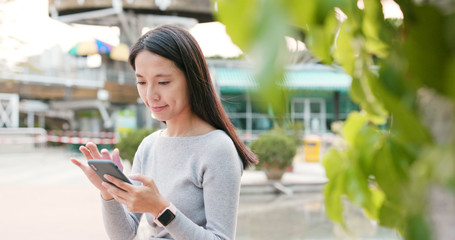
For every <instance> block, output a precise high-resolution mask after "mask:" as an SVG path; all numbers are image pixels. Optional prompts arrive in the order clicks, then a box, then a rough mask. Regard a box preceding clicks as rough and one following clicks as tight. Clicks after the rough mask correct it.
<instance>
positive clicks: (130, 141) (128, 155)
mask: <svg viewBox="0 0 455 240" xmlns="http://www.w3.org/2000/svg"><path fill="white" fill-rule="evenodd" d="M154 131H155V130H153V129H146V128H141V129H138V130H135V131H132V132H129V133H128V134H127V135H126V136H124V137H121V138H120V141H119V142H118V143H117V144H116V145H115V147H116V148H118V150H119V152H120V157H121V158H122V159H126V160H128V161H130V163H131V164H133V159H134V154H135V153H136V151H137V148H138V147H139V144H140V143H141V142H142V140H143V139H144V138H145V137H147V136H148V135H150V134H151V133H152V132H154Z"/></svg>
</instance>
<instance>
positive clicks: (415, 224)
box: [405, 215, 432, 240]
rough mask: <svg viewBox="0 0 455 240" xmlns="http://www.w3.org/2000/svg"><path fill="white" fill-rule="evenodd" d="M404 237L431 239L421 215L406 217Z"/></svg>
mask: <svg viewBox="0 0 455 240" xmlns="http://www.w3.org/2000/svg"><path fill="white" fill-rule="evenodd" d="M405 239H412V240H414V239H416V240H430V239H432V236H431V230H430V228H429V226H428V223H427V221H426V220H425V217H424V216H423V215H414V216H410V217H408V218H407V219H406V229H405Z"/></svg>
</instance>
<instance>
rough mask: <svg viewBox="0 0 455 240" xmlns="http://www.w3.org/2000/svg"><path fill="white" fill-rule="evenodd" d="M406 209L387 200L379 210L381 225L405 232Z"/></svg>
mask: <svg viewBox="0 0 455 240" xmlns="http://www.w3.org/2000/svg"><path fill="white" fill-rule="evenodd" d="M404 213H405V209H404V208H403V207H402V206H399V205H396V203H394V202H390V201H388V200H387V198H386V200H385V201H384V202H383V204H382V206H381V208H380V209H379V224H380V225H381V226H384V227H388V228H395V229H398V230H399V231H400V232H402V231H403V225H404V223H403V221H404Z"/></svg>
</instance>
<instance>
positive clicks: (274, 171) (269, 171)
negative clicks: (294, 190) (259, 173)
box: [262, 164, 286, 180]
mask: <svg viewBox="0 0 455 240" xmlns="http://www.w3.org/2000/svg"><path fill="white" fill-rule="evenodd" d="M262 169H263V170H264V172H265V175H266V176H267V179H269V180H281V177H283V174H284V173H285V172H286V168H285V169H283V168H280V167H279V166H278V164H273V165H269V164H263V165H262Z"/></svg>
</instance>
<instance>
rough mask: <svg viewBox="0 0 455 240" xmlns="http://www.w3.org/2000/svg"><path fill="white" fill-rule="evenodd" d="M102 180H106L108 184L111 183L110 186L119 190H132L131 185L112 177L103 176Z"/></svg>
mask: <svg viewBox="0 0 455 240" xmlns="http://www.w3.org/2000/svg"><path fill="white" fill-rule="evenodd" d="M104 178H105V179H106V180H108V181H109V182H111V183H112V184H114V185H115V186H116V187H117V188H120V189H122V190H123V191H126V192H129V191H131V190H132V188H131V187H132V186H133V185H131V184H129V183H126V182H124V181H122V180H120V179H118V178H116V177H113V176H111V175H108V174H104Z"/></svg>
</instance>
